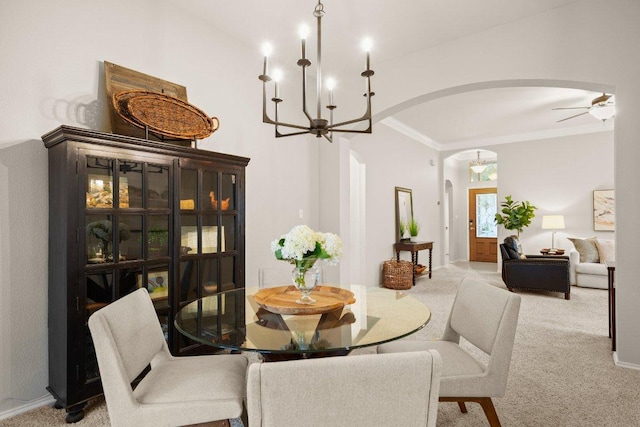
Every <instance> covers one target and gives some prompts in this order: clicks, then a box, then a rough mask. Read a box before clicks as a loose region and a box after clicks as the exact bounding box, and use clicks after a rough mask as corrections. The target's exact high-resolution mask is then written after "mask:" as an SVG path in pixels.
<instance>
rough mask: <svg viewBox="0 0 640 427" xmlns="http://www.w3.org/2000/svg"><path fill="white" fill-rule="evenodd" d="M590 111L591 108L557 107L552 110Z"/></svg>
mask: <svg viewBox="0 0 640 427" xmlns="http://www.w3.org/2000/svg"><path fill="white" fill-rule="evenodd" d="M585 108H586V109H589V108H591V107H557V108H552V110H581V109H585Z"/></svg>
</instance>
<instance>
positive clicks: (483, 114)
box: [175, 0, 613, 150]
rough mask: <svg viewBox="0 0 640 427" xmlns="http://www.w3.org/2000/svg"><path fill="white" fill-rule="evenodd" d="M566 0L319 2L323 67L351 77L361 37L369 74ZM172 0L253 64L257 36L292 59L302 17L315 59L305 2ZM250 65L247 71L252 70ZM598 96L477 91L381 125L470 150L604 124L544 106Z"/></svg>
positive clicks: (279, 57)
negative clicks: (250, 52)
mask: <svg viewBox="0 0 640 427" xmlns="http://www.w3.org/2000/svg"><path fill="white" fill-rule="evenodd" d="M575 1H579V0H536V1H531V0H483V1H478V0H455V1H452V0H402V1H397V2H391V1H389V0H349V1H345V0H340V1H339V0H323V3H324V8H325V12H326V15H325V17H324V18H323V20H322V25H323V28H322V49H323V58H322V60H323V71H324V72H325V75H327V74H328V72H330V74H331V75H332V76H334V77H335V78H336V79H337V80H338V81H340V80H341V79H340V76H341V75H344V76H346V75H352V74H353V73H354V72H358V73H359V72H360V71H361V69H362V68H363V61H364V58H363V54H362V52H361V48H360V42H361V40H362V38H364V37H371V38H372V39H373V41H374V49H373V51H372V54H371V55H372V68H373V69H374V70H375V65H376V63H381V62H386V61H393V60H394V59H396V58H398V57H402V56H405V55H409V54H412V53H414V52H418V51H421V50H424V49H427V48H429V47H433V46H436V45H440V44H444V43H448V42H451V41H453V40H455V39H458V38H460V37H463V36H468V35H472V34H474V33H478V32H482V31H485V30H487V29H490V28H493V27H496V26H500V25H504V24H506V23H510V22H514V21H518V20H520V19H523V18H526V17H528V16H531V15H535V14H539V13H542V12H545V11H547V10H550V9H554V8H557V7H562V6H563V5H566V4H569V3H573V2H575ZM175 4H176V7H181V8H184V9H189V10H191V11H192V12H193V13H194V15H196V16H199V17H201V18H202V19H203V20H204V21H205V22H206V23H210V24H212V25H215V26H216V28H218V29H220V30H221V31H223V32H225V33H227V34H228V35H230V36H231V37H233V38H236V39H238V40H240V42H241V43H244V44H246V45H247V46H248V47H250V48H252V49H255V52H256V63H258V64H259V63H260V57H261V53H260V47H261V45H262V43H263V42H264V41H269V42H271V43H272V45H273V46H274V53H273V57H272V59H271V60H270V61H271V63H274V62H278V61H279V62H282V63H286V64H288V63H291V64H294V63H295V61H296V60H297V59H298V58H299V56H300V42H299V39H298V36H297V33H298V27H299V26H300V24H301V23H303V22H305V23H307V24H308V25H309V27H310V28H311V33H312V34H311V37H310V38H309V39H308V41H307V49H308V52H309V57H310V59H311V60H312V61H314V59H315V22H314V20H315V19H314V18H313V17H312V12H313V9H314V7H315V6H316V4H317V1H315V0H271V1H265V0H243V1H237V0H236V1H232V0H228V1H211V0H189V1H184V0H175ZM354 58H356V59H355V60H354ZM360 59H362V61H361V60H360ZM260 71H261V70H260V69H257V70H256V75H257V74H259V72H260ZM374 79H375V77H374ZM345 80H346V78H344V79H343V81H345ZM598 95H600V93H596V92H589V91H584V90H577V89H563V88H541V87H536V88H526V87H525V88H498V89H486V90H479V91H475V92H467V93H463V94H458V95H453V96H449V97H446V98H440V99H437V100H433V101H429V102H427V103H424V104H421V105H418V106H415V107H411V108H409V109H406V110H404V111H401V112H399V113H397V114H395V115H394V116H393V117H390V118H388V119H386V120H384V121H383V123H386V124H387V125H389V126H391V127H394V128H396V129H397V130H400V131H403V132H404V133H406V134H408V135H411V136H412V137H414V138H416V139H418V140H420V141H421V142H424V143H427V144H428V145H431V146H433V147H434V148H437V149H439V150H451V149H464V148H475V147H481V146H484V145H490V144H498V143H505V142H509V141H517V140H525V139H536V138H541V137H549V136H558V135H567V134H576V133H586V132H593V131H600V130H604V129H611V128H612V125H613V124H612V122H613V121H612V120H609V121H607V123H604V124H603V123H602V122H600V121H598V120H596V119H595V118H593V117H592V116H590V115H588V114H586V115H584V116H581V117H577V118H575V119H571V120H567V121H565V122H561V123H556V122H557V121H558V120H561V119H563V118H566V117H569V116H571V115H573V114H577V113H580V112H582V110H565V111H552V108H555V107H575V106H589V105H591V100H592V99H593V98H595V97H597V96H598ZM374 112H375V98H374Z"/></svg>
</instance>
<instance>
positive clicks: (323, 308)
mask: <svg viewBox="0 0 640 427" xmlns="http://www.w3.org/2000/svg"><path fill="white" fill-rule="evenodd" d="M300 294H301V293H300V291H299V290H297V289H296V288H295V287H294V286H278V287H276V288H267V289H261V290H259V291H258V292H256V293H255V294H254V295H253V299H254V301H255V302H256V303H257V304H258V305H259V306H260V307H262V308H264V309H265V310H268V311H270V312H272V313H279V314H321V313H327V312H329V311H333V310H337V309H339V308H342V307H344V306H345V305H346V304H353V303H354V302H356V299H355V296H354V295H353V292H351V291H348V290H346V289H341V288H336V287H335V286H316V287H315V289H314V290H313V291H312V292H311V298H313V299H314V300H316V301H317V302H316V303H315V304H312V305H304V304H298V303H296V300H297V299H298V298H300Z"/></svg>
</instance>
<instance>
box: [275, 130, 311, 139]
mask: <svg viewBox="0 0 640 427" xmlns="http://www.w3.org/2000/svg"><path fill="white" fill-rule="evenodd" d="M306 133H310V132H309V131H308V130H307V131H303V132H291V133H280V132H279V131H276V138H281V137H285V136H295V135H304V134H306Z"/></svg>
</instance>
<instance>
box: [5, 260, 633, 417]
mask: <svg viewBox="0 0 640 427" xmlns="http://www.w3.org/2000/svg"><path fill="white" fill-rule="evenodd" d="M495 271H496V265H495V264H483V263H466V262H464V263H455V264H450V265H448V266H447V267H443V268H440V269H438V270H435V271H434V273H433V278H432V279H428V278H427V276H421V277H420V278H419V279H418V280H417V283H416V286H415V287H414V288H412V289H410V290H408V291H407V292H408V293H409V294H410V295H412V296H414V297H416V298H417V299H419V300H421V301H423V302H424V303H425V304H426V305H427V306H428V307H429V308H430V309H431V312H432V317H431V321H430V322H429V324H428V325H427V326H426V327H425V328H423V329H422V330H420V331H418V332H417V333H415V334H413V335H411V336H410V337H407V338H405V339H412V340H430V339H437V338H438V337H439V336H440V335H441V333H442V331H443V330H444V326H445V323H446V320H447V317H448V314H449V310H450V308H451V305H452V303H453V299H454V297H455V293H456V290H457V287H458V284H459V283H460V282H461V281H462V280H463V279H464V278H465V277H473V278H478V279H481V280H484V281H486V282H488V283H490V284H492V285H494V286H498V287H501V288H505V286H504V284H503V283H502V280H501V278H500V275H499V274H498V273H496V272H495ZM518 293H519V294H520V295H521V296H522V303H521V308H520V318H519V322H518V330H517V332H516V340H515V345H514V350H513V357H512V362H511V370H510V373H509V382H508V385H507V392H506V395H505V396H504V397H503V398H498V399H494V404H495V407H496V410H497V412H498V416H499V417H500V421H501V422H502V425H503V426H505V427H508V426H517V427H528V426H532V427H533V426H536V427H537V426H576V427H578V426H580V427H583V426H589V427H590V426H598V427H604V426H616V427H618V426H640V371H636V370H631V369H624V368H619V367H616V366H615V365H614V363H613V358H612V354H611V340H610V339H609V338H608V314H607V293H606V291H604V290H601V289H587V288H577V287H572V289H571V300H569V301H567V300H565V299H564V298H563V295H562V294H559V293H534V292H524V291H518ZM466 346H467V348H468V350H469V351H470V352H472V353H474V354H476V355H477V356H478V357H480V358H482V357H483V356H484V355H482V354H481V353H480V351H479V350H477V349H475V348H473V347H472V346H471V345H470V344H467V345H466ZM371 352H375V349H361V350H357V351H355V352H354V353H355V354H362V353H371ZM249 358H250V360H252V361H253V360H255V357H254V356H253V355H249ZM445 363H446V361H445ZM467 409H468V410H469V412H468V413H467V414H463V413H461V412H460V411H459V409H458V405H457V404H455V403H441V404H440V406H439V410H438V420H437V425H438V426H439V427H467V426H469V427H471V426H474V427H475V426H486V425H488V423H487V421H486V418H485V416H484V413H483V412H482V409H481V408H480V406H479V405H477V404H473V403H470V404H467ZM64 416H65V414H64V411H62V410H56V409H53V408H50V407H42V408H38V409H35V410H32V411H29V412H27V413H24V414H21V415H18V416H15V417H13V418H10V419H7V420H3V421H0V426H1V427H31V426H33V427H36V426H37V427H40V426H64V425H66V424H65V422H64ZM77 425H78V426H83V425H84V426H108V425H109V422H108V414H107V411H106V407H105V405H104V401H103V400H102V399H95V400H93V401H91V402H89V405H88V407H87V411H86V416H85V418H84V419H83V420H82V421H80V422H79V423H77Z"/></svg>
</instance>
